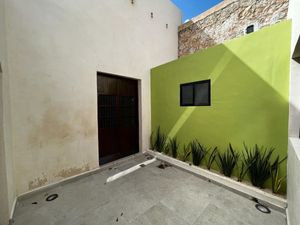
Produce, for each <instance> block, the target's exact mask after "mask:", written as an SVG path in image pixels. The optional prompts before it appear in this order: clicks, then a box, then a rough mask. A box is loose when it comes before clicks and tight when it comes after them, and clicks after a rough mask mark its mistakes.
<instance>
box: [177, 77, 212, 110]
mask: <svg viewBox="0 0 300 225" xmlns="http://www.w3.org/2000/svg"><path fill="white" fill-rule="evenodd" d="M210 105H211V93H210V80H203V81H197V82H193V83H186V84H181V85H180V106H210Z"/></svg>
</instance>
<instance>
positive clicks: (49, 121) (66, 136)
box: [28, 107, 97, 148]
mask: <svg viewBox="0 0 300 225" xmlns="http://www.w3.org/2000/svg"><path fill="white" fill-rule="evenodd" d="M66 112H68V110H67V109H63V108H54V107H50V108H49V109H48V110H46V111H45V113H44V115H43V116H42V119H41V120H40V121H35V122H33V121H32V119H31V121H30V123H31V125H32V127H33V128H32V132H31V133H30V134H29V139H28V142H29V145H30V146H31V147H35V148H36V147H39V148H42V147H43V146H44V145H49V144H56V145H64V144H66V143H68V142H71V141H74V140H78V139H80V138H84V139H86V138H93V137H96V135H97V122H96V120H94V119H93V117H95V115H93V113H94V112H93V111H92V110H91V111H90V110H86V111H80V112H79V111H78V112H76V113H75V114H73V115H71V116H69V117H67V116H65V115H64V113H66Z"/></svg>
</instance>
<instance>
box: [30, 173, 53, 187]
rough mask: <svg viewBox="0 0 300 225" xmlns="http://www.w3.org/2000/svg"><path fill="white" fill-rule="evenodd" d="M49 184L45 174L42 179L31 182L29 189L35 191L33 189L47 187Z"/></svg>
mask: <svg viewBox="0 0 300 225" xmlns="http://www.w3.org/2000/svg"><path fill="white" fill-rule="evenodd" d="M47 182H48V179H47V177H46V175H45V174H43V176H42V177H38V178H36V179H34V180H32V181H30V182H29V183H28V189H29V190H33V189H36V188H39V187H42V186H44V185H46V183H47Z"/></svg>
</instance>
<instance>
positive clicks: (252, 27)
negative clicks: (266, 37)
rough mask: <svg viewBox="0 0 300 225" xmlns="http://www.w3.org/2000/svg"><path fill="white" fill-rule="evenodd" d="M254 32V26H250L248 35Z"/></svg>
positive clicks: (247, 29) (247, 30)
mask: <svg viewBox="0 0 300 225" xmlns="http://www.w3.org/2000/svg"><path fill="white" fill-rule="evenodd" d="M253 32H254V25H250V26H248V27H247V28H246V34H250V33H253Z"/></svg>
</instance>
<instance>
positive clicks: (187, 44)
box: [178, 0, 289, 57]
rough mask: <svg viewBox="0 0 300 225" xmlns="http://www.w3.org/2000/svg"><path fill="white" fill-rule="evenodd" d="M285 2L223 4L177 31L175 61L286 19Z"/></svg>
mask: <svg viewBox="0 0 300 225" xmlns="http://www.w3.org/2000/svg"><path fill="white" fill-rule="evenodd" d="M288 5H289V0H225V1H223V2H222V3H220V4H219V5H217V6H215V7H213V8H212V9H210V10H208V11H207V12H204V13H203V14H201V15H199V16H197V17H195V18H193V19H192V20H191V21H189V22H187V23H185V24H183V25H181V26H180V27H179V34H178V36H179V47H178V48H179V51H178V55H179V57H182V56H185V55H189V54H192V53H194V52H196V51H199V50H202V49H205V48H208V47H211V46H214V45H216V44H220V43H223V42H224V41H226V40H230V39H233V38H236V37H240V36H242V35H244V34H245V30H246V28H247V26H249V25H254V27H255V30H258V29H261V28H263V27H266V26H269V25H272V24H275V23H278V22H280V21H282V20H284V19H286V18H287V13H288Z"/></svg>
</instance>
